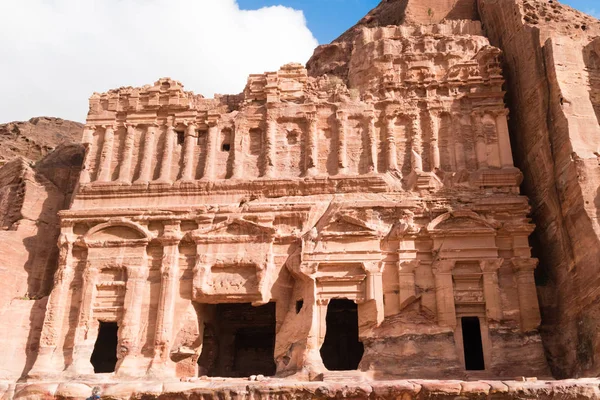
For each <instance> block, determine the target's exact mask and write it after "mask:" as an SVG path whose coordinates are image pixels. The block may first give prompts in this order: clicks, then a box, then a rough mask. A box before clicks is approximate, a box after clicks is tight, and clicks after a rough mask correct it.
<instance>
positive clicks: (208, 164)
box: [202, 120, 219, 180]
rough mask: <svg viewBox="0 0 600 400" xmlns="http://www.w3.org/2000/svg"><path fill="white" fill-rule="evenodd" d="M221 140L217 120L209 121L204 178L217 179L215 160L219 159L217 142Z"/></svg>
mask: <svg viewBox="0 0 600 400" xmlns="http://www.w3.org/2000/svg"><path fill="white" fill-rule="evenodd" d="M218 140H219V126H218V123H217V121H211V120H209V121H208V136H207V138H206V158H205V162H204V173H203V174H202V179H204V180H213V179H215V162H216V159H217V144H218Z"/></svg>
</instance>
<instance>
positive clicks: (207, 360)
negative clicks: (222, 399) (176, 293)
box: [198, 303, 276, 378]
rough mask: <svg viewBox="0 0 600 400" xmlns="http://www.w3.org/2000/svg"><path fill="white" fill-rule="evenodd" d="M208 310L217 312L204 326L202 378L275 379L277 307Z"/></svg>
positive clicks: (220, 306) (236, 306)
mask: <svg viewBox="0 0 600 400" xmlns="http://www.w3.org/2000/svg"><path fill="white" fill-rule="evenodd" d="M206 307H214V308H213V310H212V311H213V312H209V313H207V314H210V315H211V317H209V318H208V319H206V320H205V323H204V337H203V345H202V354H201V355H200V357H199V359H198V365H199V370H200V374H206V375H207V376H211V377H224V378H241V377H248V376H251V375H265V376H273V375H275V372H276V365H275V356H274V353H275V326H276V319H275V303H268V304H265V305H264V306H260V307H253V306H252V305H251V304H217V305H215V306H210V305H206Z"/></svg>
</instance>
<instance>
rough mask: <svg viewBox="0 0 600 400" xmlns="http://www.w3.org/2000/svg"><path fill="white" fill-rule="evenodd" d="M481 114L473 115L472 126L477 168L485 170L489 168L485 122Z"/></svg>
mask: <svg viewBox="0 0 600 400" xmlns="http://www.w3.org/2000/svg"><path fill="white" fill-rule="evenodd" d="M481 118H482V116H481V114H479V113H472V114H471V125H472V126H473V134H474V135H475V156H476V157H477V168H479V169H484V168H487V167H488V162H487V144H486V139H485V135H484V133H483V122H482V121H481Z"/></svg>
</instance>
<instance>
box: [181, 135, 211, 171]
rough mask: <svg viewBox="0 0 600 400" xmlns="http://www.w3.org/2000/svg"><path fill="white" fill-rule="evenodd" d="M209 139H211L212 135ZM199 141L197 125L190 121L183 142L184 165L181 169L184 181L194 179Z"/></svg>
mask: <svg viewBox="0 0 600 400" xmlns="http://www.w3.org/2000/svg"><path fill="white" fill-rule="evenodd" d="M209 134H210V132H209ZM209 140H211V138H210V137H209ZM197 141H198V133H197V130H196V125H195V124H193V123H189V124H188V125H187V127H186V129H185V139H184V142H183V163H182V164H183V165H182V171H181V180H182V181H184V182H190V181H193V180H194V153H195V149H196V142H197ZM207 162H208V158H207ZM211 165H212V163H211Z"/></svg>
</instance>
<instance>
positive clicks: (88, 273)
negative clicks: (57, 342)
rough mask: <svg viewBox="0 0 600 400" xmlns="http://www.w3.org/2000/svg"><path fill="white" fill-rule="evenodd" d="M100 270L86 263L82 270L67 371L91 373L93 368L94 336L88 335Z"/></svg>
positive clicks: (80, 373) (77, 373)
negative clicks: (71, 358) (71, 352)
mask: <svg viewBox="0 0 600 400" xmlns="http://www.w3.org/2000/svg"><path fill="white" fill-rule="evenodd" d="M99 273H100V270H99V269H98V268H97V267H96V266H94V265H90V264H88V265H87V266H86V268H85V271H84V272H83V282H82V293H81V301H80V303H79V315H78V316H77V327H76V328H75V346H74V347H73V362H72V363H71V365H70V366H69V368H68V371H69V373H71V374H74V375H85V374H93V373H94V368H93V367H92V364H91V362H90V358H91V356H92V352H93V351H94V344H95V341H96V337H95V336H94V335H89V334H88V333H89V330H90V326H91V324H92V320H91V319H92V312H93V307H94V299H95V297H96V292H97V290H96V285H97V283H98V274H99Z"/></svg>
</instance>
